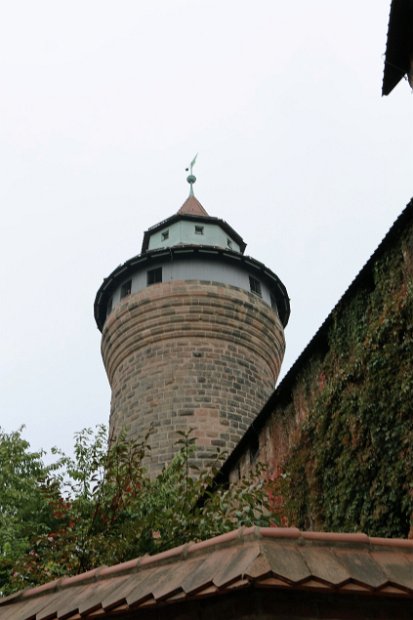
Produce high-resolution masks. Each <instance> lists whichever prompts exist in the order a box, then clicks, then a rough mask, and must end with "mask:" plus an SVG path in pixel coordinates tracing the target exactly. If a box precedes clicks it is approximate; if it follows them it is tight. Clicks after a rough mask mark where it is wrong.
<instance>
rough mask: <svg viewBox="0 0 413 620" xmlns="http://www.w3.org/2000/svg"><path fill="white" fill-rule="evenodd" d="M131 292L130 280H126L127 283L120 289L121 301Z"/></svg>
mask: <svg viewBox="0 0 413 620" xmlns="http://www.w3.org/2000/svg"><path fill="white" fill-rule="evenodd" d="M131 291H132V280H128V281H127V282H124V283H123V284H122V286H121V287H120V298H121V299H123V298H124V297H127V296H128V295H130V294H131Z"/></svg>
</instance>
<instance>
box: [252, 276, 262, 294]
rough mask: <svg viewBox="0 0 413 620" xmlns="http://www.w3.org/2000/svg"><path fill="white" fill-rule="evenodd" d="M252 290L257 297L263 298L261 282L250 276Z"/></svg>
mask: <svg viewBox="0 0 413 620" xmlns="http://www.w3.org/2000/svg"><path fill="white" fill-rule="evenodd" d="M250 289H251V293H255V295H259V296H260V297H262V293H261V282H259V281H258V280H256V279H255V278H253V277H252V276H250Z"/></svg>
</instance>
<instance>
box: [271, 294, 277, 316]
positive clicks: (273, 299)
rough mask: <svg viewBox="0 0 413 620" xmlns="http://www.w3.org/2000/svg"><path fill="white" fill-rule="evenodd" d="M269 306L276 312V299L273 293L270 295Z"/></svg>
mask: <svg viewBox="0 0 413 620" xmlns="http://www.w3.org/2000/svg"><path fill="white" fill-rule="evenodd" d="M271 308H272V309H273V310H275V312H277V313H278V306H277V300H276V299H275V295H271Z"/></svg>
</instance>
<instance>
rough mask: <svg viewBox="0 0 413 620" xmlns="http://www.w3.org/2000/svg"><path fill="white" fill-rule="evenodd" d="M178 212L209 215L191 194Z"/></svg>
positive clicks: (181, 213)
mask: <svg viewBox="0 0 413 620" xmlns="http://www.w3.org/2000/svg"><path fill="white" fill-rule="evenodd" d="M178 213H179V215H201V216H202V217H205V216H207V217H208V213H207V212H206V211H205V209H204V207H203V206H202V205H201V203H200V202H199V200H198V199H197V198H195V196H189V197H188V198H187V199H186V200H185V202H184V204H183V205H182V207H181V208H180V209H179V211H178Z"/></svg>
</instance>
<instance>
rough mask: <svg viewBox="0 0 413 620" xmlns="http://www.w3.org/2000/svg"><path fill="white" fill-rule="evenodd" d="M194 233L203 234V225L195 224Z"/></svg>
mask: <svg viewBox="0 0 413 620" xmlns="http://www.w3.org/2000/svg"><path fill="white" fill-rule="evenodd" d="M195 234H196V235H203V234H204V227H203V226H195Z"/></svg>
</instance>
